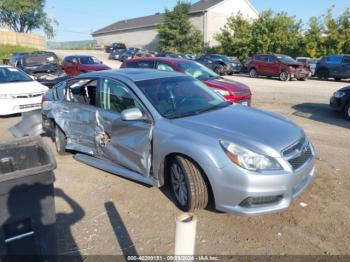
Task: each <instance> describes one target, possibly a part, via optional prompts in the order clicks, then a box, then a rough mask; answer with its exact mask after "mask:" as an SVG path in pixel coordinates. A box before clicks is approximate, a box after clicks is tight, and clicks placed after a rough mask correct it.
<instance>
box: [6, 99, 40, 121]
mask: <svg viewBox="0 0 350 262" xmlns="http://www.w3.org/2000/svg"><path fill="white" fill-rule="evenodd" d="M41 99H42V96H38V97H33V98H22V99H20V98H17V99H0V103H1V106H0V116H6V115H13V114H19V113H23V112H29V111H33V110H37V109H40V108H41Z"/></svg>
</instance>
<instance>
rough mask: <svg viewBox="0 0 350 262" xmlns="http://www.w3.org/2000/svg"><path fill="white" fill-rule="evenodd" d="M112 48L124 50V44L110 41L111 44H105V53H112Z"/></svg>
mask: <svg viewBox="0 0 350 262" xmlns="http://www.w3.org/2000/svg"><path fill="white" fill-rule="evenodd" d="M113 50H124V51H126V46H125V44H123V43H112V44H110V45H108V46H106V48H105V51H106V53H112V52H113Z"/></svg>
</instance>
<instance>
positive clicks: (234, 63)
mask: <svg viewBox="0 0 350 262" xmlns="http://www.w3.org/2000/svg"><path fill="white" fill-rule="evenodd" d="M196 61H197V62H199V63H201V64H202V65H205V66H206V67H208V68H210V69H211V70H213V71H214V72H215V73H217V74H218V75H221V76H222V75H226V74H228V75H232V74H234V73H239V72H240V71H241V69H242V64H241V62H240V61H239V60H238V59H237V58H232V57H229V56H225V55H203V56H201V57H199V58H198V59H197V60H196Z"/></svg>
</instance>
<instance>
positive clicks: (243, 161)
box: [220, 141, 282, 171]
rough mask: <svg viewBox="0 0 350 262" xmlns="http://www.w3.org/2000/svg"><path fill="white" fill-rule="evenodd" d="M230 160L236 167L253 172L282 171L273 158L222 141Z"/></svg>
mask: <svg viewBox="0 0 350 262" xmlns="http://www.w3.org/2000/svg"><path fill="white" fill-rule="evenodd" d="M220 144H221V146H222V148H223V149H224V151H225V153H226V155H227V156H228V158H230V159H231V161H232V162H233V163H235V164H236V165H238V166H240V167H242V168H244V169H247V170H251V171H265V170H281V169H282V167H281V165H280V164H279V163H278V162H277V160H275V159H274V158H272V157H269V156H265V155H260V154H258V153H255V152H253V151H250V150H248V149H246V148H244V147H241V146H238V145H235V144H233V143H230V142H226V141H220Z"/></svg>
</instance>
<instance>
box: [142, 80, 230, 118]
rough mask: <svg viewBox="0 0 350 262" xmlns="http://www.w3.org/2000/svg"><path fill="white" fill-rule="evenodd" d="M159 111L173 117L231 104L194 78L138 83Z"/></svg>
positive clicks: (165, 115) (199, 112) (194, 113)
mask: <svg viewBox="0 0 350 262" xmlns="http://www.w3.org/2000/svg"><path fill="white" fill-rule="evenodd" d="M136 85H137V86H138V87H139V88H140V89H141V90H142V92H143V93H144V94H145V95H146V97H147V98H148V100H149V101H150V102H151V103H152V105H153V106H154V107H155V108H156V109H157V111H158V112H159V113H160V114H161V115H162V116H163V117H166V118H169V119H174V118H181V117H186V116H191V115H197V114H201V113H204V112H208V111H211V110H216V109H219V108H223V107H226V106H229V105H230V103H229V102H226V101H225V100H224V99H223V98H222V97H221V96H220V95H218V94H216V93H215V92H214V91H212V90H210V88H208V87H206V86H205V85H204V84H202V82H200V81H198V80H195V79H193V78H192V77H187V76H184V77H171V78H160V79H152V80H145V81H140V82H137V83H136Z"/></svg>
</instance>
